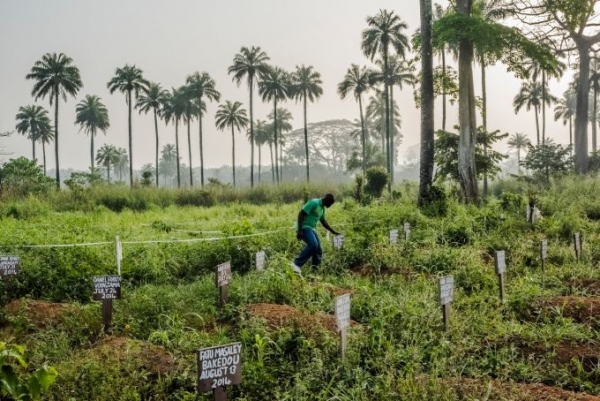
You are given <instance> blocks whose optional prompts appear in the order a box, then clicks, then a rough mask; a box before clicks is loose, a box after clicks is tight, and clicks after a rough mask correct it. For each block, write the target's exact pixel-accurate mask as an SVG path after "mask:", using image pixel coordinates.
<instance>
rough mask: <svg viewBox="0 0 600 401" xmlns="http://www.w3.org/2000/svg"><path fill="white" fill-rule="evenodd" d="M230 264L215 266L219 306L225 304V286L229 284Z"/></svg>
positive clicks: (230, 277)
mask: <svg viewBox="0 0 600 401" xmlns="http://www.w3.org/2000/svg"><path fill="white" fill-rule="evenodd" d="M231 279H232V276H231V262H225V263H221V264H220V265H218V266H217V277H216V285H217V288H218V289H219V305H220V306H224V305H225V304H226V303H227V285H228V284H229V283H230V282H231Z"/></svg>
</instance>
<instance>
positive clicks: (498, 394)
mask: <svg viewBox="0 0 600 401" xmlns="http://www.w3.org/2000/svg"><path fill="white" fill-rule="evenodd" d="M448 384H449V385H451V386H452V387H454V388H455V389H456V390H457V392H458V393H459V397H460V398H461V399H468V400H471V399H486V400H498V401H500V400H502V401H507V400H510V401H531V400H535V401H600V397H598V396H595V395H589V394H586V393H575V392H573V391H568V390H564V389H562V388H559V387H552V386H546V385H544V384H540V383H506V382H501V381H498V380H491V381H490V380H477V379H468V378H459V379H451V380H449V383H448ZM485 395H489V396H488V397H486V398H484V396H485Z"/></svg>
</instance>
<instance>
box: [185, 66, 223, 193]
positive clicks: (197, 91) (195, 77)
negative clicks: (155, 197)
mask: <svg viewBox="0 0 600 401" xmlns="http://www.w3.org/2000/svg"><path fill="white" fill-rule="evenodd" d="M185 82H186V87H187V90H188V91H189V94H190V96H191V97H193V98H195V99H196V104H203V103H204V99H206V100H209V101H211V102H212V101H215V102H218V101H219V99H220V98H221V94H220V93H219V92H218V91H217V89H216V88H215V86H216V84H215V80H214V79H212V78H211V76H210V75H208V73H206V72H203V73H202V74H200V73H199V72H197V71H196V72H195V73H193V74H192V75H190V76H188V77H187V79H186V80H185ZM205 111H206V110H202V108H199V109H198V115H197V118H198V138H199V140H200V185H201V186H202V187H203V188H204V146H203V143H204V141H203V139H204V138H203V135H202V114H203V112H205Z"/></svg>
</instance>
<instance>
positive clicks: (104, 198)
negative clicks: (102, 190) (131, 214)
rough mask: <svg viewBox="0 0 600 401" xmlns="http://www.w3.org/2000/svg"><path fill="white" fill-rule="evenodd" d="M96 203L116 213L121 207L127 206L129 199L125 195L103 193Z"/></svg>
mask: <svg viewBox="0 0 600 401" xmlns="http://www.w3.org/2000/svg"><path fill="white" fill-rule="evenodd" d="M97 204H98V205H102V206H105V207H106V208H108V209H110V210H112V211H113V212H116V213H121V212H122V211H123V209H125V208H126V207H127V206H129V199H128V197H127V196H125V195H119V194H104V195H101V196H100V197H99V198H98V200H97Z"/></svg>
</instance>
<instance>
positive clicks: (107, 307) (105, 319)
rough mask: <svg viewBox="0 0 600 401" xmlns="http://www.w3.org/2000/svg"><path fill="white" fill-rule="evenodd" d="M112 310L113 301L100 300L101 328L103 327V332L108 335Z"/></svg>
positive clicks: (110, 329)
mask: <svg viewBox="0 0 600 401" xmlns="http://www.w3.org/2000/svg"><path fill="white" fill-rule="evenodd" d="M112 310H113V300H112V299H103V300H102V326H104V332H105V333H107V334H108V333H110V332H111V331H112V327H111V326H112Z"/></svg>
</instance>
